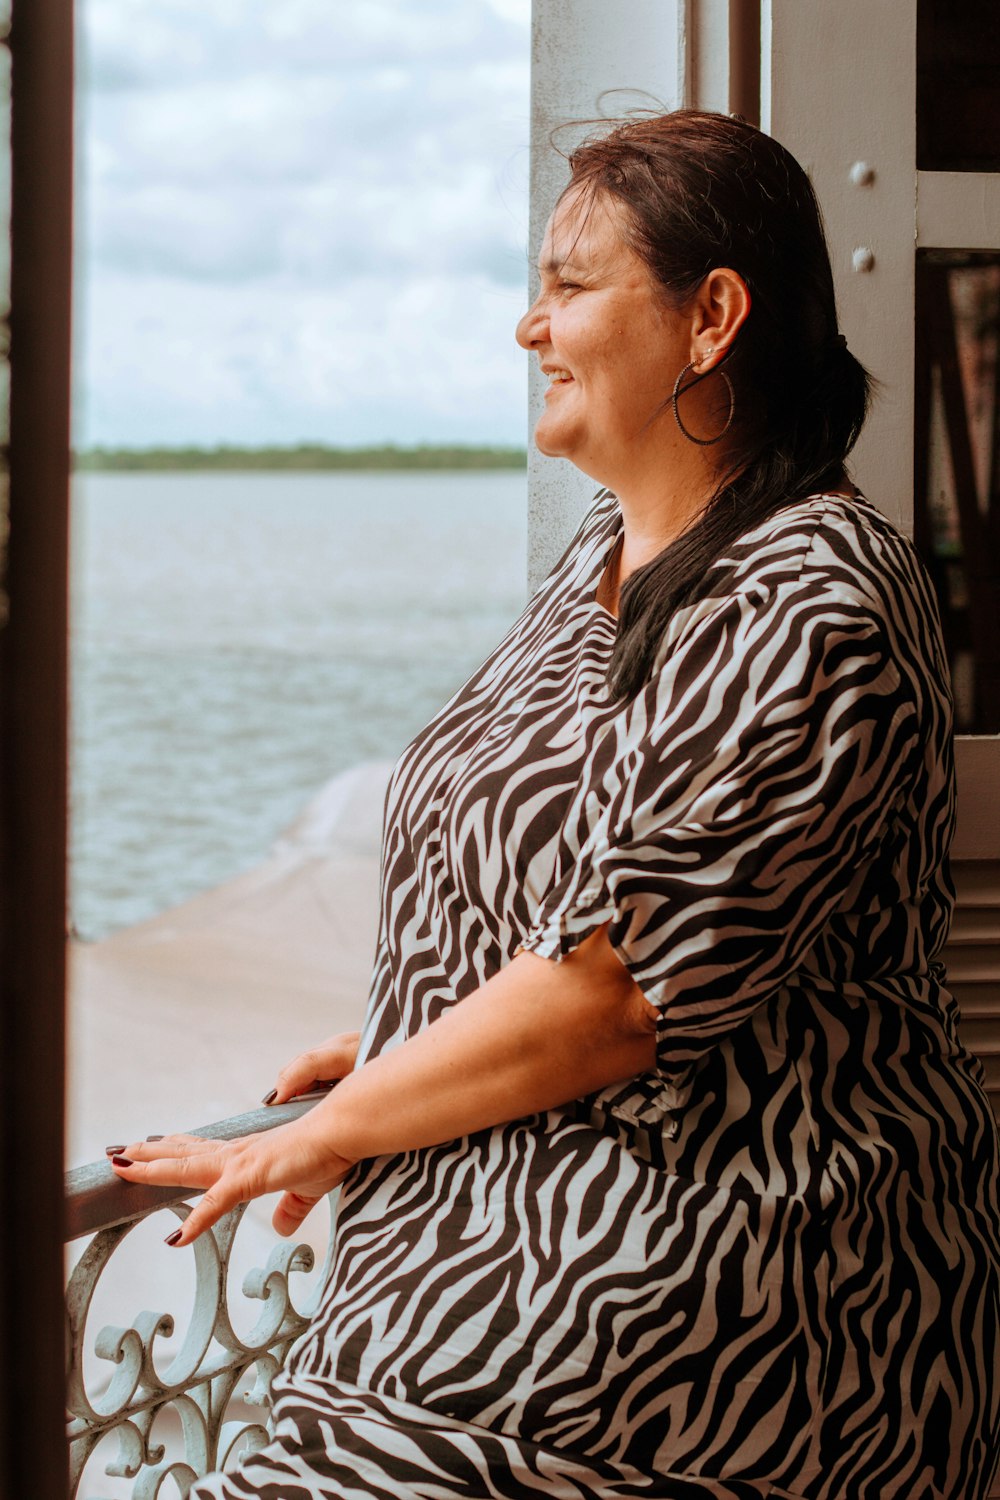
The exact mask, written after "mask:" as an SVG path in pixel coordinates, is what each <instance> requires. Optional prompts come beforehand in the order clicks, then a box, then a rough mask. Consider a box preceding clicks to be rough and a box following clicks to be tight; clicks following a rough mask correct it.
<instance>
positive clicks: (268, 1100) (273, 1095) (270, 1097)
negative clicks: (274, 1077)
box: [260, 1089, 278, 1104]
mask: <svg viewBox="0 0 1000 1500" xmlns="http://www.w3.org/2000/svg"><path fill="white" fill-rule="evenodd" d="M277 1097H278V1090H277V1089H272V1090H271V1092H270V1093H269V1094H265V1095H264V1097H263V1099H262V1100H261V1101H260V1102H261V1104H273V1103H274V1101H275V1099H277Z"/></svg>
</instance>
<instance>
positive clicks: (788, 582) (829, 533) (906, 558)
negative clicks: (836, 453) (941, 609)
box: [709, 491, 929, 613]
mask: <svg viewBox="0 0 1000 1500" xmlns="http://www.w3.org/2000/svg"><path fill="white" fill-rule="evenodd" d="M789 590H790V591H792V592H797V591H799V590H806V591H808V592H811V593H814V592H820V591H829V592H830V593H832V594H836V595H838V596H841V597H846V598H854V599H857V600H858V601H859V602H860V601H861V600H865V601H867V602H868V603H869V604H870V605H871V606H873V607H876V608H877V609H878V611H879V612H880V613H881V612H882V611H883V610H884V608H885V607H886V605H887V604H892V603H893V601H895V602H896V603H897V604H898V602H899V600H900V597H901V595H902V596H907V597H910V596H912V595H913V594H914V592H915V593H916V594H917V595H919V596H920V598H921V601H922V602H926V596H927V595H928V591H929V583H928V580H927V577H926V574H925V572H924V569H923V565H922V564H921V562H920V559H919V557H918V555H917V553H916V551H915V549H914V547H913V544H912V542H911V541H910V539H909V538H908V537H907V536H905V535H904V534H903V532H901V531H900V530H899V529H898V527H896V526H895V525H894V524H893V522H892V521H891V520H890V519H889V518H888V517H887V516H885V515H884V514H883V513H882V512H881V511H880V510H879V509H878V508H877V506H875V505H874V504H873V503H872V502H871V501H870V500H869V499H868V498H867V497H866V496H865V495H863V494H861V493H860V492H856V493H854V494H844V493H841V492H839V491H832V492H829V493H827V492H819V493H816V494H811V495H805V496H802V497H801V498H800V499H796V500H795V501H793V502H792V503H791V504H790V505H788V506H785V507H783V508H782V509H781V510H779V511H776V512H774V513H773V514H772V515H770V516H768V517H767V518H766V519H765V520H764V521H762V522H760V523H759V524H757V525H756V526H754V527H752V528H751V529H748V530H747V531H746V532H745V533H744V534H743V536H741V537H740V538H739V540H738V541H737V542H736V543H735V544H734V545H733V546H732V547H730V548H729V550H728V552H727V554H726V555H725V557H723V558H720V559H719V561H718V562H717V563H716V564H715V566H714V568H713V577H712V580H711V584H710V588H709V593H710V595H712V596H715V597H724V596H726V595H728V594H731V593H743V592H748V591H749V592H754V593H762V594H771V593H774V592H775V591H781V592H783V593H787V592H788V591H789Z"/></svg>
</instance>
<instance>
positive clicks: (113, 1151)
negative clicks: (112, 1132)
mask: <svg viewBox="0 0 1000 1500" xmlns="http://www.w3.org/2000/svg"><path fill="white" fill-rule="evenodd" d="M104 1150H105V1152H106V1153H107V1155H108V1156H121V1154H122V1152H123V1151H124V1150H125V1142H124V1141H122V1143H121V1145H120V1146H105V1148H104Z"/></svg>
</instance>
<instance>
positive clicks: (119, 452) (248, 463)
mask: <svg viewBox="0 0 1000 1500" xmlns="http://www.w3.org/2000/svg"><path fill="white" fill-rule="evenodd" d="M526 462H527V456H526V453H525V450H524V449H523V448H503V447H486V446H484V447H475V446H468V445H459V444H455V445H453V446H451V447H448V446H439V445H436V444H431V443H421V444H419V445H418V446H417V447H413V448H404V447H399V446H397V445H396V444H395V443H387V444H383V445H382V446H380V447H372V448H329V447H327V446H326V445H325V444H323V443H299V444H297V445H296V446H295V447H287V448H285V447H274V448H235V447H228V446H220V447H217V448H88V449H86V450H85V451H84V452H82V453H77V454H76V455H75V459H74V464H75V467H76V468H77V469H84V470H95V469H100V470H112V471H118V472H121V473H134V472H137V471H140V470H151V469H158V470H166V471H171V472H180V471H187V470H197V469H228V470H249V469H262V470H263V469H279V470H288V469H291V470H302V471H304V470H308V471H312V472H315V471H318V470H324V469H523V468H524V466H525V464H526Z"/></svg>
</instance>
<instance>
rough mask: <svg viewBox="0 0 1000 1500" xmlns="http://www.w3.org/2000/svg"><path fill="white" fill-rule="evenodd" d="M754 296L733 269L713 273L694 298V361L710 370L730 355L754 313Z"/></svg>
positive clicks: (724, 267) (692, 335) (692, 347)
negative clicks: (738, 335) (752, 303)
mask: <svg viewBox="0 0 1000 1500" xmlns="http://www.w3.org/2000/svg"><path fill="white" fill-rule="evenodd" d="M750 306H751V299H750V292H749V290H748V289H747V284H746V282H745V281H744V280H743V277H742V276H740V275H739V273H738V272H736V271H733V270H731V269H730V268H729V266H716V267H715V269H714V270H712V271H709V273H708V275H707V276H706V277H705V279H704V280H703V281H702V283H701V286H700V287H699V288H698V290H697V292H696V293H695V296H694V306H693V308H692V319H691V358H692V361H693V362H694V364H695V366H696V367H697V368H698V369H699V370H702V369H710V368H711V367H712V366H713V365H716V364H718V363H719V360H720V359H722V357H723V356H724V355H725V354H727V353H728V352H729V349H730V348H731V347H732V345H733V343H734V342H735V340H736V336H737V334H738V333H739V331H740V329H741V328H742V327H743V324H744V323H745V322H746V320H747V317H748V315H749V313H750Z"/></svg>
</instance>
